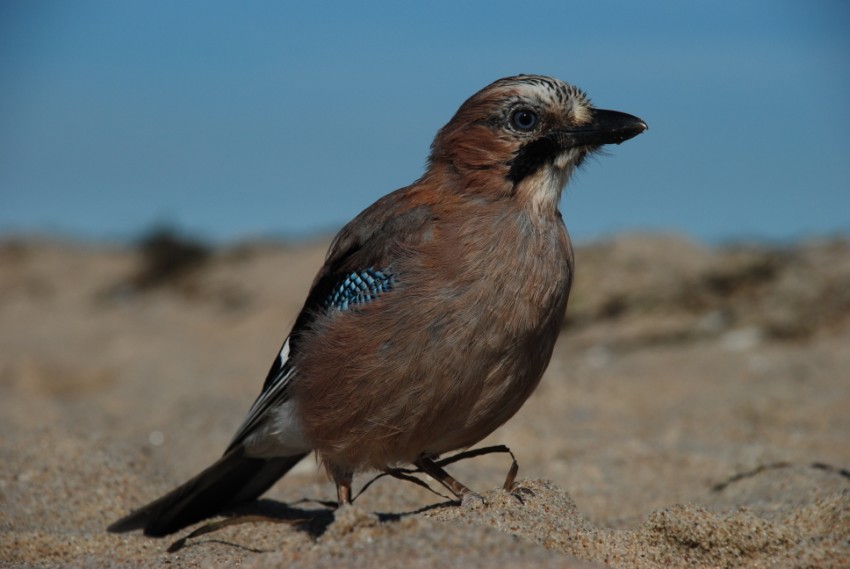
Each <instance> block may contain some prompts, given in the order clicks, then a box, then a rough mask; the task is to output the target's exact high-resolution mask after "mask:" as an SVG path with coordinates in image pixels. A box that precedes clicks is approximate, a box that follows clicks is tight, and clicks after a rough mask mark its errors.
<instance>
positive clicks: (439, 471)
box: [413, 456, 484, 505]
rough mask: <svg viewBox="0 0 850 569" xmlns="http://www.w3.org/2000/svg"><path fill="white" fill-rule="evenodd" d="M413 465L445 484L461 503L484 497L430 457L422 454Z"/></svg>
mask: <svg viewBox="0 0 850 569" xmlns="http://www.w3.org/2000/svg"><path fill="white" fill-rule="evenodd" d="M413 464H414V466H416V467H417V468H418V469H419V470H421V471H422V472H424V473H425V474H427V475H428V476H430V477H431V478H433V479H434V480H436V481H437V482H439V483H440V484H442V485H443V486H445V487H446V488H447V489H448V490H449V491H450V492H451V493H452V494H454V495H455V496H456V497H457V498H458V500H460V502H461V504H464V505H466V504H469V503H470V502H473V501H475V502H482V503H483V502H484V498H482V497H481V496H480V495H479V494H477V493H475V492H473V491H472V490H470V489H469V488H467V487H466V486H464V485H463V484H461V483H460V482H458V481H457V480H455V478H454V477H453V476H452V475H451V474H449V473H448V472H446V471H445V470H443V468H442V467H440V466H439V465H437V463H435V462H434V461H433V460H431V459H430V458H428V457H426V456H423V457H420V458H418V459H416V460H415V461H414V462H413Z"/></svg>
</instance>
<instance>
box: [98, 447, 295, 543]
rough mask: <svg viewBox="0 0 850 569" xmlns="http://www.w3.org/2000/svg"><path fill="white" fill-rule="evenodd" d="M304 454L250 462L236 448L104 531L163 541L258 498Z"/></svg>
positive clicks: (257, 459)
mask: <svg viewBox="0 0 850 569" xmlns="http://www.w3.org/2000/svg"><path fill="white" fill-rule="evenodd" d="M305 456H307V453H303V454H297V455H294V456H287V457H282V458H272V459H264V458H250V457H246V456H245V452H244V449H243V448H242V447H241V446H239V447H236V448H234V449H233V450H231V451H230V452H228V453H227V454H225V455H224V456H223V457H221V458H220V459H218V461H217V462H216V463H215V464H213V465H212V466H210V467H209V468H207V469H206V470H204V471H203V472H201V473H200V474H198V475H197V476H195V477H194V478H192V479H191V480H189V481H188V482H186V483H185V484H183V485H182V486H179V487H178V488H175V489H174V490H172V491H171V492H169V493H168V494H166V495H165V496H163V497H161V498H159V499H158V500H154V501H153V502H151V503H150V504H148V505H147V506H143V507H141V508H139V509H138V510H136V511H135V512H132V513H131V514H129V515H127V516H125V517H123V518H121V519H120V520H118V521H117V522H115V523H114V524H112V525H111V526H109V527H108V528H107V529H108V531H111V532H116V533H120V532H125V531H132V530H136V529H144V530H145V535H150V536H156V537H162V536H164V535H168V534H170V533H174V532H176V531H179V530H181V529H183V528H184V527H186V526H188V525H190V524H193V523H195V522H198V521H201V520H203V519H205V518H208V517H210V516H213V515H215V514H217V513H219V512H221V511H223V510H226V509H229V508H232V507H234V506H237V505H239V504H243V503H245V502H250V501H251V500H253V499H255V498H257V497H258V496H259V495H260V494H262V493H263V492H265V491H266V490H268V489H269V488H270V487H271V486H272V484H274V483H275V482H277V481H278V479H280V477H281V476H283V475H284V474H286V473H287V472H288V471H289V469H291V468H292V467H293V466H295V465H296V463H298V461H300V460H301V459H302V458H304V457H305Z"/></svg>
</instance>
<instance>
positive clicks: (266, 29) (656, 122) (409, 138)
mask: <svg viewBox="0 0 850 569" xmlns="http://www.w3.org/2000/svg"><path fill="white" fill-rule="evenodd" d="M848 30H850V4H848V3H846V2H841V1H837V0H836V1H832V2H827V1H822V2H818V1H815V2H803V1H794V2H788V1H779V0H776V1H747V2H725V3H724V2H678V1H664V2H661V1H650V2H633V1H605V0H602V1H599V2H586V1H583V2H569V1H564V0H560V1H554V2H531V3H518V2H501V1H488V2H458V1H453V2H429V3H422V4H416V5H413V4H402V3H397V2H386V3H368V4H364V3H342V2H340V3H333V2H326V3H319V2H314V3H307V2H301V3H297V4H295V3H289V2H235V1H234V2H227V3H224V2H201V1H183V2H172V1H144V2H142V1H136V2H133V1H122V2H113V1H102V2H93V1H88V0H82V1H75V2H70V1H49V0H47V1H40V2H30V1H18V0H4V1H3V2H2V3H0V233H3V234H9V233H21V232H26V233H54V234H60V235H65V236H71V237H77V238H83V239H93V240H124V239H129V238H134V237H136V236H138V235H139V234H140V233H142V232H143V231H145V230H146V229H148V228H150V227H151V226H154V225H157V224H162V223H168V224H172V225H175V226H177V227H178V228H181V229H183V230H184V231H186V232H188V233H191V234H193V235H196V236H200V237H203V238H209V239H214V240H217V241H230V240H234V239H244V238H251V237H269V236H306V235H311V234H316V233H321V232H327V231H333V230H335V229H337V228H339V227H340V226H341V225H342V224H343V223H345V222H346V221H347V220H348V219H350V218H351V217H352V216H354V215H355V214H356V213H358V212H359V211H360V210H361V209H362V208H364V207H365V206H367V205H369V204H370V203H371V202H372V201H374V200H375V199H377V198H378V197H379V196H381V195H383V194H385V193H387V192H389V191H391V190H393V189H395V188H398V187H401V186H404V185H406V184H408V183H410V182H412V181H413V180H415V179H416V178H418V177H419V175H420V174H421V173H422V170H423V167H424V164H425V159H426V156H427V153H428V146H429V144H430V142H431V139H432V137H433V136H434V133H435V132H436V131H437V129H438V128H439V127H441V126H442V125H443V124H444V123H445V122H446V121H448V119H449V118H450V117H451V115H452V114H453V113H454V111H455V110H456V108H457V107H458V105H459V104H460V103H461V102H463V100H464V99H466V98H467V97H468V96H469V95H471V94H472V93H474V92H475V91H477V90H478V89H479V88H481V87H483V86H484V85H486V84H488V83H490V82H491V81H493V80H495V79H497V78H499V77H502V76H506V75H513V74H516V73H542V74H547V75H553V76H556V77H558V78H561V79H563V80H566V81H568V82H571V83H574V84H576V85H578V86H580V87H582V88H583V89H585V90H586V91H587V92H588V93H589V95H590V96H591V98H592V99H593V101H594V103H595V104H596V105H598V106H599V107H603V108H612V109H616V110H621V111H626V112H629V113H632V114H635V115H638V116H640V117H641V118H643V119H644V120H646V121H647V122H648V123H649V125H650V130H649V132H647V133H646V134H644V135H641V136H640V137H638V138H636V139H634V140H632V141H629V142H628V143H626V144H623V145H621V146H615V147H610V150H609V153H608V155H605V156H600V157H599V158H598V159H596V160H592V161H590V162H589V163H588V164H587V165H586V166H585V167H584V168H583V169H582V171H581V172H579V173H578V175H577V176H576V177H575V178H574V179H573V181H572V183H571V184H570V186H569V187H568V188H567V190H566V192H565V193H564V198H563V202H562V211H563V213H564V218H565V220H566V221H567V225H568V227H569V228H570V231H571V233H572V235H573V237H574V238H576V239H577V240H579V241H581V240H589V239H594V238H598V237H602V236H605V235H609V234H612V233H615V232H619V231H624V230H659V231H675V232H681V233H684V234H687V235H690V236H691V237H693V238H695V239H699V240H702V241H707V242H722V241H727V240H732V239H742V238H755V239H766V240H779V241H787V240H792V239H799V238H805V237H812V236H824V235H832V234H835V233H848V232H850V32H848Z"/></svg>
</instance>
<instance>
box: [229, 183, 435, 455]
mask: <svg viewBox="0 0 850 569" xmlns="http://www.w3.org/2000/svg"><path fill="white" fill-rule="evenodd" d="M411 188H412V187H411ZM432 221H433V214H432V212H431V208H430V207H428V206H427V205H425V204H423V203H421V202H420V201H419V200H417V199H416V194H415V193H414V192H413V190H412V189H410V188H405V189H401V190H398V191H396V192H393V193H392V194H389V195H387V196H384V197H383V198H382V199H380V200H378V201H377V202H375V203H374V204H373V205H372V206H370V207H369V208H367V209H366V210H364V211H363V212H362V213H361V214H360V215H358V216H357V217H356V218H354V219H353V220H352V221H351V222H350V223H348V224H347V225H346V226H345V227H344V228H343V229H342V230H341V231H340V232H339V233H338V234H337V236H336V237H335V238H334V240H333V242H332V243H331V246H330V249H329V250H328V254H327V256H326V258H325V263H324V265H323V266H322V268H321V269H320V270H319V273H318V274H317V275H316V278H315V279H314V281H313V284H312V286H311V288H310V292H309V293H308V295H307V300H306V301H305V303H304V307H303V308H302V309H301V312H300V313H299V315H298V318H297V319H296V320H295V324H294V325H293V327H292V331H291V332H290V334H289V336H288V337H287V338H286V340H285V341H284V343H283V347H282V348H281V350H280V353H279V354H278V356H277V358H275V360H274V362H273V363H272V366H271V369H270V370H269V373H268V375H267V376H266V381H265V383H264V384H263V389H262V391H261V392H260V395H259V396H258V397H257V399H256V401H254V404H253V405H252V406H251V409H250V410H249V411H248V416H247V417H246V419H245V421H244V422H243V423H242V425H241V426H240V427H239V429H238V430H237V431H236V434H235V435H234V437H233V440H231V442H230V444H229V445H228V447H227V450H226V451H225V454H227V453H228V452H230V451H231V450H233V449H234V448H235V447H237V446H239V445H241V444H242V443H244V442H245V440H246V438H247V437H249V436H250V435H251V434H252V433H253V432H255V430H256V429H257V428H258V427H259V426H260V425H262V424H263V423H264V422H265V421H266V419H267V418H268V417H269V411H270V410H273V409H278V408H280V407H281V406H282V405H283V404H285V403H286V402H287V401H288V400H289V396H290V394H289V391H290V390H289V387H290V386H291V385H292V382H294V381H297V377H298V370H297V369H296V366H295V364H294V363H293V359H294V357H295V355H296V354H297V351H298V345H299V337H300V334H301V332H302V331H303V330H305V329H306V328H307V327H308V326H310V324H311V323H312V322H313V321H315V319H316V318H322V317H323V316H325V315H327V314H328V313H330V312H331V311H335V310H339V311H345V310H350V309H352V308H353V307H355V306H357V305H362V304H367V303H368V302H370V301H371V300H374V299H375V298H377V297H378V296H379V295H381V294H385V293H386V292H388V291H390V290H392V288H393V287H394V286H395V285H396V284H397V283H399V282H400V279H403V275H398V274H396V272H395V270H394V267H393V265H394V260H395V259H396V258H397V257H398V255H401V254H405V253H406V252H408V251H410V250H411V248H414V247H416V246H417V245H419V244H421V242H422V241H423V240H427V239H429V237H430V232H429V231H428V230H427V226H428V224H429V223H431V222H432Z"/></svg>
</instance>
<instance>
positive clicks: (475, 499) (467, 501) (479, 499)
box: [460, 489, 487, 510]
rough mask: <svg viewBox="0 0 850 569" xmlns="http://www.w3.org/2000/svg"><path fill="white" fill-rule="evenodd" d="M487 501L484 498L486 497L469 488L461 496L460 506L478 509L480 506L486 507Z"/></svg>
mask: <svg viewBox="0 0 850 569" xmlns="http://www.w3.org/2000/svg"><path fill="white" fill-rule="evenodd" d="M486 505H487V502H486V501H485V500H484V497H483V496H482V495H481V494H479V493H478V492H473V491H472V490H469V489H467V491H466V492H464V493H463V495H461V497H460V506H461V507H462V508H467V509H470V510H477V509H479V508H482V507H485V506H486Z"/></svg>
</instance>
